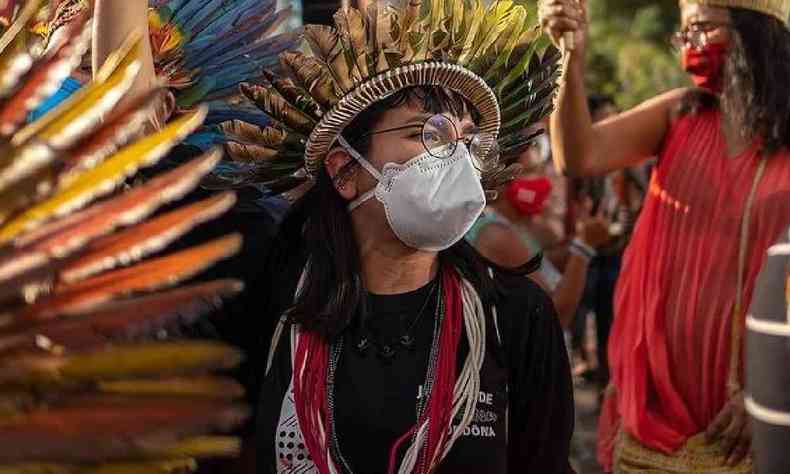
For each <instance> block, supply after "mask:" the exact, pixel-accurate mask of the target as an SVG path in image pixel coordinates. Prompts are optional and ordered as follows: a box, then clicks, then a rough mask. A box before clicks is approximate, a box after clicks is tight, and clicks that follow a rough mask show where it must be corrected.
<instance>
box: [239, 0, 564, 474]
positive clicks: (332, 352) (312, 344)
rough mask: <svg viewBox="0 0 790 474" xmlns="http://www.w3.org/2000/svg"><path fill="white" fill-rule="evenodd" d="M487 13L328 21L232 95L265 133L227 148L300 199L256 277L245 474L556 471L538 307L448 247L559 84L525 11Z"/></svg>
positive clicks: (551, 345)
mask: <svg viewBox="0 0 790 474" xmlns="http://www.w3.org/2000/svg"><path fill="white" fill-rule="evenodd" d="M495 3H496V5H494V6H491V7H485V6H483V5H482V4H481V2H464V1H450V2H448V1H444V0H437V1H431V2H419V1H414V0H412V1H410V2H404V4H403V6H402V7H400V8H395V7H389V6H386V7H385V6H383V4H382V3H378V2H371V5H370V8H369V9H368V11H367V12H365V14H363V13H360V12H359V11H358V10H356V9H353V8H348V9H341V10H340V11H338V12H337V13H336V14H335V16H334V19H335V25H336V27H335V28H330V27H324V26H315V25H308V26H306V27H305V31H304V36H305V39H306V41H307V43H308V45H307V46H308V48H309V49H307V48H306V49H305V50H304V51H307V52H303V51H293V52H287V53H284V54H283V55H282V56H281V61H282V63H283V65H284V71H285V72H286V73H287V77H278V76H274V75H272V76H270V78H269V81H268V82H267V83H266V84H263V85H249V86H243V87H242V90H243V92H244V94H245V95H246V96H247V97H249V98H250V99H251V100H252V101H253V102H255V103H256V104H258V106H259V107H261V108H262V109H263V110H264V111H266V113H267V114H269V116H270V117H271V119H272V120H273V122H274V125H273V126H271V127H269V128H266V129H264V130H256V129H250V128H239V129H238V133H242V132H243V133H245V134H246V136H247V137H248V144H247V145H246V147H239V148H236V149H234V150H232V152H234V153H237V154H242V153H245V152H248V153H249V154H250V155H252V154H255V156H258V157H260V159H259V160H258V161H257V162H256V166H257V168H256V169H255V173H254V176H255V179H258V180H260V181H263V182H271V183H273V186H276V187H279V189H282V190H286V189H288V188H293V191H290V195H291V196H295V197H297V199H296V201H295V203H294V204H293V206H292V208H291V210H290V212H289V214H288V215H287V216H286V218H285V220H284V222H283V224H282V226H281V230H280V232H281V234H280V238H279V241H278V242H279V244H278V245H279V250H278V252H276V253H275V255H277V257H273V258H272V259H271V261H270V265H271V267H270V268H268V269H267V271H269V272H271V273H272V274H273V275H276V281H274V282H273V285H274V287H273V288H271V289H269V291H270V292H273V293H274V294H275V298H277V299H278V301H277V304H276V305H275V306H277V307H279V310H280V314H282V318H281V321H280V323H279V325H278V330H277V331H276V334H275V336H274V338H273V340H272V344H271V351H270V357H269V359H268V360H267V361H266V372H267V375H266V378H265V381H264V384H263V387H262V389H261V396H260V405H259V407H258V414H257V426H256V431H257V433H256V434H257V456H258V472H283V473H285V472H316V473H322V474H327V473H336V472H344V473H349V472H360V473H362V472H365V473H369V472H378V473H383V472H389V473H395V472H399V473H429V472H454V473H457V472H487V473H507V472H540V473H566V472H568V470H569V466H568V449H569V441H570V436H571V432H572V428H573V404H572V388H571V382H570V372H569V367H568V360H567V355H566V352H565V348H564V341H563V336H562V330H561V328H560V326H559V323H558V320H557V316H556V313H555V311H554V308H553V306H552V304H551V300H550V298H549V297H548V296H547V295H546V294H545V293H544V292H543V291H542V290H541V289H540V288H539V287H538V286H537V285H535V284H534V283H532V282H531V281H530V280H529V279H528V278H525V276H524V275H523V274H507V273H505V272H503V271H500V270H499V269H498V268H495V267H494V266H493V265H491V264H487V263H486V262H485V261H484V260H483V259H482V258H481V257H480V256H479V255H478V254H477V253H476V252H475V251H474V249H473V248H472V247H471V246H470V245H469V244H468V243H466V242H465V241H464V240H463V236H464V234H465V233H466V232H467V231H468V230H469V228H470V227H471V226H472V224H473V223H474V221H475V220H476V219H477V218H478V216H479V215H480V212H481V211H482V209H483V207H484V205H485V201H486V195H487V194H488V195H489V196H490V195H491V193H487V191H486V190H488V191H491V190H494V189H498V188H499V187H500V186H501V185H502V184H504V183H505V182H507V181H508V180H509V179H510V178H511V177H512V175H513V173H514V172H515V169H513V168H507V167H505V165H504V164H501V163H500V158H504V157H505V156H511V155H514V154H517V153H518V152H519V151H520V150H522V149H523V148H525V146H526V145H527V144H528V142H529V140H530V139H531V138H532V137H529V136H524V135H522V130H524V129H526V128H527V126H528V125H530V124H532V123H534V122H536V121H537V120H538V119H540V118H541V117H544V116H545V115H546V114H547V113H548V111H549V109H550V105H551V97H552V94H553V91H554V82H555V78H556V74H555V72H556V69H557V64H556V58H557V57H558V55H557V54H556V50H554V49H553V48H552V51H551V52H546V53H544V52H543V49H545V47H546V45H547V42H542V41H541V38H540V32H539V30H538V29H537V28H536V26H535V24H534V21H531V20H534V19H535V15H534V12H533V13H532V15H531V16H530V14H529V12H528V11H527V10H526V9H524V8H522V7H519V6H515V5H514V4H513V2H509V1H502V2H495ZM541 44H543V46H542V47H541ZM494 52H497V53H498V55H496V54H493V53H494ZM238 125H240V124H238ZM500 151H501V152H502V153H500ZM251 179H252V178H251ZM261 363H262V361H261Z"/></svg>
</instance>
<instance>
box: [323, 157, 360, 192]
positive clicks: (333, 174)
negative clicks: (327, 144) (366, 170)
mask: <svg viewBox="0 0 790 474" xmlns="http://www.w3.org/2000/svg"><path fill="white" fill-rule="evenodd" d="M353 159H354V158H352V157H351V155H349V154H348V152H347V151H346V150H344V149H343V148H341V147H336V148H333V149H332V150H330V151H329V153H328V154H327V155H326V159H325V160H324V166H326V171H327V173H329V177H330V178H331V179H332V183H333V184H334V185H335V189H336V190H337V192H338V193H339V194H340V195H341V196H343V198H344V199H345V200H347V201H352V200H353V199H354V198H356V197H357V180H356V179H355V178H356V170H357V167H355V166H353V165H352V164H351V162H352V161H353ZM349 170H350V171H349Z"/></svg>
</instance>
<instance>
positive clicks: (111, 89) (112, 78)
mask: <svg viewBox="0 0 790 474" xmlns="http://www.w3.org/2000/svg"><path fill="white" fill-rule="evenodd" d="M141 41H142V39H141V37H140V36H139V35H136V36H132V37H130V38H129V39H128V40H127V41H126V43H125V45H124V47H123V48H122V49H121V50H119V51H116V52H115V53H113V54H112V55H110V57H109V58H108V59H107V60H106V61H105V62H104V64H103V65H102V67H101V69H100V71H99V73H97V74H96V77H95V79H94V80H93V81H92V82H91V83H90V85H89V86H87V87H84V88H82V89H80V90H79V91H77V92H76V93H74V94H73V95H72V96H71V97H69V98H68V99H67V100H65V101H64V102H63V103H61V104H59V105H58V106H57V107H56V108H55V109H54V110H53V111H52V112H50V113H48V114H45V115H44V116H42V117H41V118H40V119H38V120H36V121H35V122H33V123H31V124H29V125H28V126H26V127H24V128H23V129H22V130H20V131H19V132H17V133H16V134H15V135H14V137H13V139H12V143H14V144H15V145H21V144H22V143H25V142H26V141H28V140H29V139H30V138H32V137H34V136H35V137H36V138H37V139H41V140H44V141H45V142H49V141H51V140H57V138H58V136H59V134H60V133H62V132H63V131H64V130H67V131H68V129H70V128H72V127H74V126H75V124H76V125H77V126H79V125H80V124H86V125H87V123H90V122H96V121H98V120H99V119H100V118H101V114H102V113H103V112H106V111H108V110H110V109H112V107H113V106H114V105H115V104H116V103H117V101H118V100H120V98H121V97H123V93H124V92H126V91H127V90H128V89H129V88H130V87H131V85H132V83H133V82H134V78H135V77H136V75H137V73H138V72H139V71H140V67H141V63H140V60H139V58H140V55H141V53H142V42H141ZM72 133H73V132H72Z"/></svg>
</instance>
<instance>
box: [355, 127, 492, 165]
mask: <svg viewBox="0 0 790 474" xmlns="http://www.w3.org/2000/svg"><path fill="white" fill-rule="evenodd" d="M419 127H421V128H422V133H421V141H422V146H423V147H424V148H425V151H427V152H428V153H429V154H430V155H431V156H433V157H435V158H441V159H444V158H449V157H451V156H453V153H455V150H456V148H457V147H458V143H459V142H463V143H464V145H466V147H467V149H468V150H469V153H470V154H471V155H472V158H473V159H474V161H475V163H474V164H475V167H477V168H478V169H481V168H482V163H483V161H484V160H485V159H486V158H487V157H488V156H492V153H496V150H497V147H496V139H495V138H494V135H492V134H490V133H486V132H476V133H473V134H470V135H466V136H462V135H461V134H459V133H458V128H457V127H456V126H455V123H453V121H452V120H451V119H450V118H449V117H447V116H446V115H444V114H435V115H431V116H430V117H428V118H427V119H425V122H423V124H422V125H418V124H413V125H404V126H402V127H395V128H387V129H384V130H374V131H371V132H368V133H365V134H362V135H360V137H359V139H358V140H361V139H363V138H365V137H369V136H372V135H379V134H382V133H390V132H397V131H400V130H408V129H410V128H415V129H416V128H419ZM486 147H488V148H489V149H488V152H485V149H486Z"/></svg>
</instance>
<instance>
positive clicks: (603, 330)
mask: <svg viewBox="0 0 790 474" xmlns="http://www.w3.org/2000/svg"><path fill="white" fill-rule="evenodd" d="M621 260H622V258H621V255H619V254H618V255H599V256H597V257H595V258H594V259H593V260H592V261H591V262H590V267H589V269H588V270H587V282H586V284H585V287H584V296H583V297H582V301H581V303H580V304H579V309H578V310H577V312H576V320H575V322H574V330H573V347H581V346H582V344H583V341H584V333H585V326H586V316H587V313H589V312H590V311H592V312H594V313H595V332H596V344H597V353H598V364H599V368H598V374H597V377H596V379H597V382H598V384H599V386H600V387H601V388H602V389H603V388H605V387H606V384H607V383H609V358H608V357H607V350H606V348H607V343H608V341H609V332H610V331H611V329H612V320H613V319H614V289H615V285H616V284H617V277H618V276H619V275H620V263H621ZM582 353H584V352H583V351H582Z"/></svg>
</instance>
